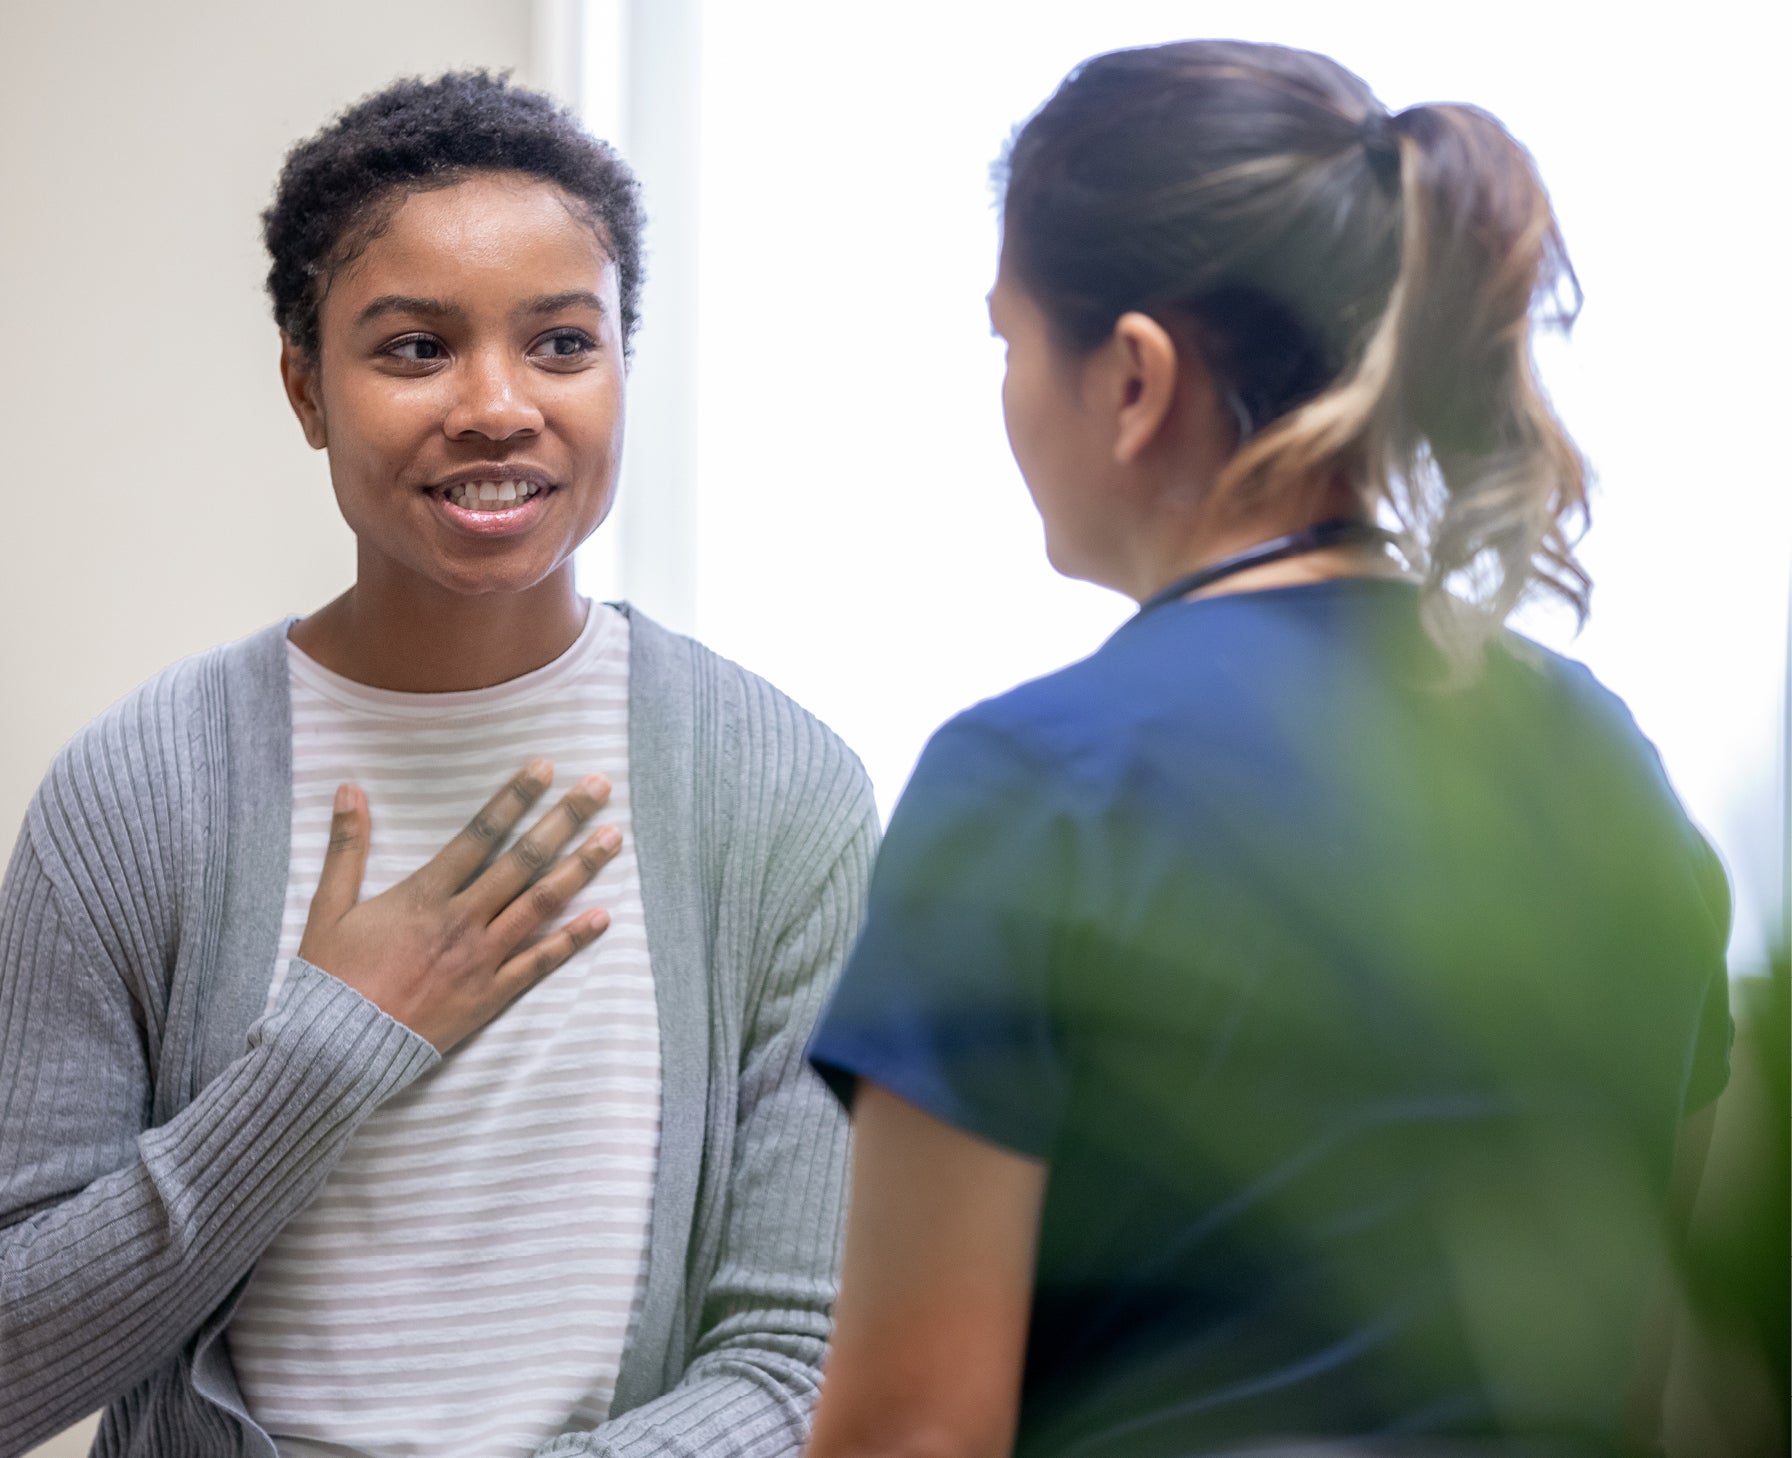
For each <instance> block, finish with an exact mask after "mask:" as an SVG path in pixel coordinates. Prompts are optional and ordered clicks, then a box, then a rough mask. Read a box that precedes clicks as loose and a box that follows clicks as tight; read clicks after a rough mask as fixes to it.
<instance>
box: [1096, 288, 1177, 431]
mask: <svg viewBox="0 0 1792 1458" xmlns="http://www.w3.org/2000/svg"><path fill="white" fill-rule="evenodd" d="M1108 348H1109V349H1110V350H1111V351H1113V356H1114V363H1115V365H1116V367H1117V378H1116V381H1115V383H1116V384H1117V386H1118V391H1117V393H1118V400H1117V406H1116V411H1117V413H1116V417H1115V427H1116V428H1115V431H1114V460H1115V461H1116V462H1118V463H1119V464H1121V465H1130V464H1131V463H1132V462H1134V461H1136V460H1138V459H1139V457H1140V456H1142V455H1143V454H1144V453H1145V452H1146V451H1147V450H1148V449H1150V447H1151V445H1152V444H1153V443H1154V442H1156V441H1158V440H1160V439H1161V438H1162V436H1163V433H1164V428H1165V422H1167V421H1168V420H1169V418H1170V412H1171V410H1172V408H1173V407H1174V405H1175V403H1176V388H1177V366H1178V362H1179V351H1178V348H1177V344H1176V341H1175V339H1173V338H1172V337H1171V335H1170V332H1169V331H1168V330H1167V329H1165V328H1164V326H1163V325H1161V324H1159V323H1158V322H1157V320H1155V319H1153V318H1152V317H1151V316H1150V315H1149V314H1139V313H1130V314H1122V315H1121V316H1120V318H1119V319H1118V320H1117V321H1116V322H1115V324H1114V332H1113V335H1112V336H1111V337H1110V338H1109V340H1108Z"/></svg>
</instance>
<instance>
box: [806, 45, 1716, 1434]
mask: <svg viewBox="0 0 1792 1458" xmlns="http://www.w3.org/2000/svg"><path fill="white" fill-rule="evenodd" d="M1004 181H1005V193H1004V200H1003V213H1002V223H1003V240H1002V252H1001V261H1000V266H999V269H998V274H997V278H996V282H995V287H994V288H993V290H992V291H991V293H990V299H989V303H990V315H991V318H992V320H993V322H994V325H995V328H996V331H997V332H998V333H999V334H1000V336H1001V337H1002V338H1003V339H1004V340H1005V341H1006V342H1007V346H1008V367H1007V378H1006V382H1005V384H1004V388H1003V399H1002V403H1003V410H1004V414H1005V416H1006V420H1007V426H1008V434H1009V439H1010V441H1011V443H1012V445H1013V449H1014V454H1015V458H1016V460H1017V461H1018V462H1019V465H1020V468H1021V471H1022V473H1023V475H1024V476H1025V478H1026V481H1027V485H1028V487H1029V489H1030V491H1031V492H1032V495H1033V499H1034V501H1035V504H1036V505H1037V506H1038V509H1039V512H1040V515H1041V517H1042V518H1043V520H1044V525H1045V536H1046V550H1047V553H1048V555H1049V556H1050V558H1051V561H1052V563H1053V565H1054V566H1055V567H1057V568H1058V570H1059V571H1061V572H1063V573H1065V574H1067V575H1070V576H1073V577H1080V578H1085V579H1088V580H1090V581H1094V582H1099V583H1102V584H1105V585H1107V586H1109V587H1112V588H1115V589H1116V590H1118V591H1121V592H1124V593H1126V594H1128V595H1129V596H1131V597H1133V598H1134V599H1136V600H1137V601H1138V602H1139V603H1140V609H1139V612H1138V614H1137V615H1136V616H1135V617H1134V618H1132V619H1131V620H1130V621H1129V622H1128V623H1126V625H1125V626H1123V627H1122V628H1121V629H1120V630H1119V631H1118V632H1117V633H1115V635H1114V636H1113V637H1112V638H1111V639H1110V640H1109V641H1108V643H1107V644H1106V645H1104V646H1103V647H1102V648H1101V649H1100V650H1099V651H1098V652H1096V653H1095V654H1094V655H1093V656H1091V657H1089V658H1088V659H1086V660H1084V661H1082V662H1080V663H1076V664H1073V665H1072V666H1070V667H1069V668H1066V669H1064V670H1062V671H1061V672H1058V673H1056V674H1052V675H1050V676H1048V677H1046V678H1043V679H1040V680H1038V681H1036V682H1032V683H1028V684H1025V685H1023V686H1021V687H1020V688H1017V689H1015V690H1013V691H1011V692H1009V693H1006V694H1002V695H1000V696H999V697H996V698H993V699H990V700H987V701H986V702H984V703H981V704H978V705H977V706H975V707H974V708H972V709H969V710H968V711H966V712H965V713H963V714H961V715H959V716H958V717H957V718H955V719H954V720H952V721H951V722H950V723H949V724H947V725H946V726H945V727H944V728H943V729H941V730H940V731H939V733H938V734H937V735H936V736H935V737H934V739H933V740H932V742H931V743H930V744H929V745H928V747H927V750H926V753H925V754H924V755H923V757H922V759H921V762H920V765H919V767H918V768H917V769H916V771H915V775H914V778H913V781H912V783H911V784H910V787H909V789H908V791H907V793H906V794H905V795H904V797H903V799H902V802H901V804H900V805H899V807H898V808H897V811H896V814H895V817H894V820H893V823H892V824H891V826H890V830H889V835H888V838H887V840H886V842H885V846H884V850H883V852H882V855H881V857H880V860H879V863H878V867H877V871H876V874H875V878H874V884H873V889H872V894H871V908H870V914H869V920H868V924H867V926H866V928H865V931H864V933H863V936H862V939H861V940H860V942H859V944H858V947H857V950H856V952H855V953H854V955H853V957H852V959H851V960H850V962H849V964H848V967H847V970H846V973H845V975H844V978H843V981H842V983H841V985H840V987H839V989H838V991H837V993H836V995H835V998H834V1001H833V1004H832V1007H831V1009H830V1011H829V1013H828V1015H827V1017H826V1018H825V1020H824V1023H823V1025H822V1026H821V1028H820V1030H819V1031H818V1033H817V1035H816V1038H815V1040H814V1042H813V1044H812V1047H811V1057H812V1059H813V1061H814V1063H815V1065H816V1067H817V1068H818V1069H819V1070H820V1071H821V1073H822V1074H823V1076H824V1077H826V1078H827V1079H828V1080H829V1082H830V1083H831V1084H832V1085H833V1087H834V1088H835V1089H836V1091H837V1092H839V1094H840V1095H841V1097H842V1098H843V1099H847V1100H850V1101H851V1102H852V1104H853V1108H854V1120H855V1128H856V1141H857V1143H856V1151H857V1152H856V1155H855V1169H854V1175H853V1185H852V1213H851V1218H850V1223H849V1236H848V1242H847V1253H846V1266H845V1273H844V1276H843V1281H842V1293H841V1299H840V1304H839V1308H838V1316H837V1326H836V1332H835V1339H834V1347H833V1351H832V1355H831V1358H830V1361H829V1366H828V1369H827V1377H826V1382H825V1385H824V1389H823V1397H822V1403H821V1408H820V1412H819V1415H818V1419H817V1427H816V1432H815V1437H814V1443H813V1448H812V1452H813V1453H814V1454H815V1455H818V1458H836V1455H842V1454H856V1453H861V1452H871V1451H876V1452H878V1453H893V1452H894V1453H907V1452H911V1451H914V1452H925V1453H928V1454H959V1453H964V1454H982V1453H1001V1452H1007V1451H1009V1450H1010V1449H1011V1448H1012V1450H1013V1451H1015V1452H1018V1453H1022V1454H1028V1455H1032V1454H1053V1455H1058V1454H1063V1455H1069V1454H1076V1455H1086V1458H1122V1455H1124V1458H1167V1455H1183V1454H1211V1453H1235V1452H1241V1451H1247V1450H1248V1451H1252V1452H1263V1451H1286V1452H1296V1451H1298V1452H1302V1453H1310V1452H1316V1451H1324V1452H1339V1451H1346V1450H1348V1451H1351V1452H1359V1453H1367V1452H1373V1453H1376V1454H1381V1453H1402V1454H1405V1453H1415V1452H1417V1453H1426V1454H1433V1453H1436V1454H1442V1453H1448V1454H1462V1453H1496V1452H1497V1453H1500V1454H1507V1453H1514V1452H1524V1453H1550V1454H1556V1453H1561V1454H1580V1453H1620V1452H1628V1451H1633V1450H1634V1449H1636V1448H1646V1446H1647V1445H1648V1444H1649V1442H1650V1441H1651V1438H1652V1432H1653V1428H1654V1425H1655V1408H1656V1396H1657V1394H1658V1392H1659V1374H1658V1373H1657V1372H1656V1371H1655V1370H1654V1369H1653V1364H1652V1361H1651V1358H1650V1356H1649V1347H1650V1333H1651V1331H1652V1329H1653V1319H1652V1317H1651V1307H1652V1300H1653V1296H1654V1290H1655V1287H1656V1284H1657V1282H1658V1280H1659V1278H1660V1276H1661V1274H1662V1272H1663V1271H1664V1270H1665V1268H1666V1264H1665V1259H1664V1258H1665V1257H1666V1256H1667V1255H1668V1254H1669V1251H1670V1248H1671V1244H1672V1232H1673V1229H1674V1227H1675V1215H1674V1210H1675V1206H1676V1199H1677V1198H1679V1199H1681V1200H1682V1201H1683V1199H1684V1194H1685V1185H1686V1183H1687V1181H1688V1176H1689V1174H1690V1175H1691V1176H1692V1177H1693V1178H1696V1165H1697V1162H1698V1154H1697V1153H1696V1152H1695V1151H1697V1150H1699V1149H1700V1148H1701V1147H1702V1146H1701V1144H1700V1132H1701V1130H1703V1129H1705V1128H1707V1127H1708V1118H1709V1110H1710V1107H1711V1103H1712V1101H1713V1100H1714V1099H1715V1097H1716V1095H1717V1093H1718V1091H1719V1090H1720V1088H1721V1087H1722V1085H1723V1082H1724V1079H1725V1076H1726V1057H1727V1044H1728V1035H1729V1019H1728V1014H1727V1002H1726V997H1727V993H1726V982H1725V969H1724V943H1725V937H1726V931H1727V922H1728V899H1727V892H1726V887H1725V883H1724V878H1723V873H1722V871H1721V869H1720V868H1719V867H1718V866H1717V864H1716V862H1715V859H1714V857H1713V855H1712V853H1711V851H1710V849H1709V848H1708V847H1707V845H1706V844H1705V842H1704V841H1703V839H1702V838H1701V837H1700V836H1699V834H1698V833H1697V832H1696V831H1695V830H1694V828H1693V827H1692V826H1691V824H1690V823H1689V822H1688V820H1687V817H1686V815H1685V814H1684V812H1683V811H1682V809H1681V807H1680V806H1679V804H1678V802H1677V801H1676V799H1675V797H1674V794H1673V792H1672V790H1671V789H1670V787H1669V786H1668V783H1667V781H1666V779H1665V778H1664V776H1663V773H1662V769H1661V766H1660V763H1659V761H1658V760H1657V758H1656V756H1655V754H1654V752H1653V750H1652V749H1651V747H1650V745H1649V744H1648V742H1647V741H1646V740H1645V739H1644V738H1643V737H1642V736H1641V734H1640V733H1639V732H1638V730H1637V729H1636V727H1635V725H1634V724H1633V722H1632V721H1631V719H1630V716H1629V714H1628V713H1627V711H1626V710H1625V708H1624V706H1623V705H1622V704H1621V703H1620V702H1619V701H1618V700H1617V699H1616V698H1614V697H1613V696H1612V695H1611V694H1610V693H1608V692H1607V691H1606V690H1604V689H1603V688H1602V687H1600V685H1599V684H1598V683H1596V682H1595V681H1594V679H1593V678H1592V677H1591V676H1590V675H1589V674H1588V673H1587V672H1586V670H1585V669H1583V668H1582V667H1580V666H1579V665H1577V664H1575V663H1572V662H1570V661H1568V660H1565V659H1562V658H1559V657H1556V656H1554V655H1552V654H1550V653H1547V652H1545V651H1544V650H1542V649H1540V648H1538V647H1537V646H1535V645H1534V644H1531V643H1529V642H1527V641H1525V640H1524V639H1522V638H1519V637H1517V636H1515V635H1513V634H1511V633H1510V632H1508V631H1506V630H1505V628H1504V627H1503V622H1504V620H1505V618H1506V616H1507V614H1508V613H1509V612H1510V611H1511V609H1512V608H1513V607H1514V606H1515V605H1516V604H1517V603H1518V602H1519V601H1520V600H1521V599H1525V598H1527V597H1530V596H1534V595H1539V594H1542V595H1548V596H1553V597H1555V598H1557V599H1560V600H1563V601H1565V602H1566V603H1567V604H1568V605H1569V606H1571V607H1572V608H1574V609H1575V610H1576V611H1577V612H1582V613H1584V611H1585V608H1586V604H1587V593H1588V585H1589V584H1588V579H1587V577H1586V575H1585V573H1584V572H1583V571H1582V570H1581V568H1580V566H1579V564H1578V563H1577V562H1576V560H1575V556H1574V552H1573V548H1572V541H1573V530H1572V529H1573V528H1574V527H1575V526H1576V525H1578V523H1579V521H1580V519H1581V518H1582V517H1583V516H1584V512H1585V503H1586V497H1585V476H1584V468H1583V463H1582V460H1581V457H1580V455H1579V453H1578V452H1577V451H1576V449H1575V447H1574V445H1573V443H1572V442H1571V441H1570V440H1569V439H1568V437H1567V436H1566V434H1564V432H1563V429H1562V427H1561V425H1560V423H1559V422H1558V421H1557V420H1556V418H1555V416H1554V414H1553V413H1552V412H1551V409H1550V406H1549V404H1548V402H1547V400H1546V399H1545V397H1544V396H1543V394H1542V392H1541V390H1540V389H1539V386H1538V384H1537V381H1536V377H1535V373H1534V370H1533V367H1532V362H1531V348H1530V339H1531V330H1532V327H1533V324H1534V323H1535V322H1536V321H1537V320H1538V317H1539V314H1540V313H1541V312H1543V311H1545V310H1549V309H1552V308H1555V309H1557V310H1558V312H1559V306H1560V303H1561V301H1562V300H1563V298H1564V297H1565V296H1566V297H1569V298H1572V297H1573V295H1574V290H1575V281H1574V276H1573V273H1572V271H1571V269H1570V267H1569V264H1568V261H1567V258H1566V255H1565V253H1564V251H1563V247H1562V243H1561V239H1560V236H1559V234H1558V232H1557V228H1556V224H1555V220H1554V218H1553V216H1552V213H1551V211H1550V206H1549V202H1548V199H1547V197H1546V195H1545V193H1544V190H1543V187H1542V184H1541V182H1540V180H1539V178H1538V176H1537V174H1536V172H1535V170H1534V167H1533V165H1532V162H1531V159H1530V157H1529V155H1528V154H1527V153H1526V152H1525V151H1524V150H1523V149H1522V148H1521V147H1520V146H1519V145H1518V144H1517V143H1516V142H1515V141H1514V140H1513V139H1512V138H1511V137H1510V136H1509V135H1508V134H1507V133H1506V131H1505V130H1504V129H1503V128H1502V127H1501V125H1500V124H1499V123H1498V122H1497V121H1496V120H1495V119H1494V118H1492V117H1491V116H1489V115H1487V114H1486V113H1485V112H1482V111H1479V110H1476V109H1474V108H1472V107H1468V106H1459V105H1425V106H1417V107H1413V108H1410V109H1408V110H1406V111H1402V112H1399V113H1398V114H1390V113H1389V112H1388V111H1387V110H1386V109H1385V108H1384V107H1383V106H1382V105H1381V104H1380V103H1379V102H1378V101H1377V100H1376V99H1375V97H1374V96H1373V95H1372V94H1371V92H1370V91H1369V90H1368V88H1367V87H1366V86H1365V85H1364V84H1363V83H1362V82H1361V81H1360V80H1359V79H1358V78H1357V77H1356V76H1354V75H1352V74H1351V73H1350V72H1348V71H1345V70H1344V69H1342V68H1341V67H1339V66H1338V65H1337V64H1335V63H1334V62H1332V61H1330V60H1328V59H1326V58H1325V57H1322V56H1317V55H1312V54H1308V53H1304V52H1300V51H1293V50H1286V49H1281V48H1278V47H1272V46H1263V45H1249V44H1243V43H1236V42H1189V43H1184V44H1178V45H1170V46H1163V47H1158V48H1153V49H1144V50H1133V51H1123V52H1118V53H1114V54H1111V55H1104V56H1099V57H1096V58H1095V59H1093V60H1091V61H1088V62H1087V63H1085V64H1084V65H1082V66H1080V67H1078V68H1077V70H1076V71H1074V72H1073V73H1072V74H1071V76H1070V77H1069V78H1068V79H1067V80H1066V81H1065V82H1064V83H1063V85H1062V86H1061V87H1060V88H1059V89H1058V91H1057V92H1056V94H1055V95H1053V96H1052V98H1051V99H1050V100H1049V101H1048V102H1046V104H1045V105H1044V106H1043V107H1042V108H1041V109H1040V110H1039V111H1038V112H1037V113H1036V114H1035V115H1034V116H1033V117H1032V118H1031V119H1030V120H1029V121H1028V122H1027V123H1026V124H1025V126H1024V127H1022V128H1021V130H1020V131H1019V132H1018V133H1017V135H1016V137H1015V138H1014V140H1013V142H1012V143H1011V145H1010V148H1009V150H1008V153H1007V155H1006V158H1005V164H1004ZM1380 524H1385V525H1386V528H1387V529H1384V525H1380ZM1677 1182H1678V1189H1679V1195H1678V1197H1677V1196H1676V1188H1677Z"/></svg>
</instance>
